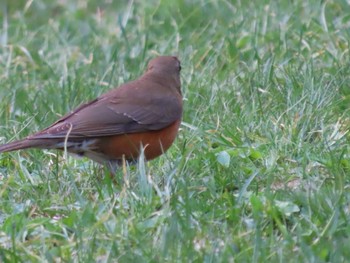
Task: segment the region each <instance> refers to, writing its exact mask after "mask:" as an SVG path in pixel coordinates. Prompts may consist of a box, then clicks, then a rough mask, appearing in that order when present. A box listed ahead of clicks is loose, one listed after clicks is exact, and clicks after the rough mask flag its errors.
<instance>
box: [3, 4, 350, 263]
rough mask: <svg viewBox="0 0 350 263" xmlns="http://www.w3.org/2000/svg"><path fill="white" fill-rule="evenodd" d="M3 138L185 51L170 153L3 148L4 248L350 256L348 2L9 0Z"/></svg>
mask: <svg viewBox="0 0 350 263" xmlns="http://www.w3.org/2000/svg"><path fill="white" fill-rule="evenodd" d="M0 8H1V11H0V12H1V16H0V17H1V25H0V87H1V88H0V98H1V101H0V124H1V125H0V134H1V137H0V141H1V142H3V143H5V142H7V141H10V140H14V139H18V138H22V137H25V136H26V135H28V134H30V133H31V132H33V131H37V130H40V129H42V128H44V127H46V126H47V125H49V124H51V123H52V122H53V121H55V120H56V119H57V118H58V117H59V116H62V115H63V114H64V113H66V112H67V111H70V110H72V109H73V108H75V107H76V106H78V105H79V104H80V103H82V102H85V101H88V100H90V99H92V98H94V97H96V96H98V95H100V94H102V93H103V92H105V91H107V90H109V89H110V88H112V87H114V86H118V85H119V84H121V83H124V82H126V81H129V80H131V79H134V78H136V77H137V76H139V75H140V74H141V73H142V72H143V71H144V69H145V66H146V64H147V62H148V60H149V59H151V58H153V57H155V56H156V55H157V54H176V55H178V56H179V57H180V59H181V61H182V66H183V67H182V68H183V71H182V84H183V85H182V86H183V88H182V89H183V94H184V104H185V112H184V116H183V125H182V127H181V131H180V134H179V136H178V138H177V140H176V142H175V144H174V145H173V146H172V147H171V149H170V150H169V151H168V152H167V153H166V154H165V155H164V156H162V157H161V158H158V159H157V160H154V161H151V162H148V163H144V162H140V163H139V164H138V165H137V166H130V167H129V166H128V167H126V169H124V171H123V169H121V170H120V171H118V181H119V184H118V185H114V184H112V183H111V181H110V179H109V177H108V176H105V175H106V171H105V170H103V169H102V168H100V167H99V166H98V165H96V164H93V163H92V162H91V161H89V160H87V159H74V158H73V157H68V158H65V157H64V156H63V155H62V153H59V152H55V151H40V150H27V151H20V152H13V153H8V154H2V155H1V156H0V177H1V180H0V185H1V186H0V223H1V225H0V259H1V261H4V262H16V261H18V262H21V261H25V262H28V261H31V262H41V261H48V262H52V261H54V262H68V261H77V262H95V261H97V262H116V261H118V262H266V261H270V262H345V261H348V260H349V258H350V251H349V249H348V247H349V241H350V240H349V236H350V222H349V218H350V216H349V214H350V191H349V187H350V179H349V171H350V157H349V140H350V138H349V134H348V127H349V124H350V119H349V103H350V89H349V83H350V82H349V76H350V70H349V32H350V31H349V27H350V15H349V14H350V5H349V3H348V2H347V1H345V0H340V1H332V0H330V1H315V0H309V1H299V0H296V1H287V0H284V1H272V0H266V1H224V0H222V1H219V0H209V1H202V0H195V1H166V0H159V1H84V0H79V1H69V0H64V1H41V0H35V1H8V2H6V1H3V2H1V6H0Z"/></svg>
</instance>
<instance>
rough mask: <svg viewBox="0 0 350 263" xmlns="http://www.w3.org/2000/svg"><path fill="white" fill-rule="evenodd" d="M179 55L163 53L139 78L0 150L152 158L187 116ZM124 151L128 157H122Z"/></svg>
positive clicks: (114, 159)
mask: <svg viewBox="0 0 350 263" xmlns="http://www.w3.org/2000/svg"><path fill="white" fill-rule="evenodd" d="M180 70H181V66H180V61H179V60H178V59H177V58H176V57H171V56H160V57H157V58H155V59H153V60H151V61H150V62H149V64H148V67H147V71H146V72H145V73H144V75H142V76H141V77H140V78H139V79H137V80H134V81H131V82H128V83H126V84H123V85H121V86H120V87H119V88H116V89H113V90H111V91H109V92H107V93H105V94H103V95H101V96H100V97H98V98H97V99H95V100H93V101H90V102H88V103H86V104H82V105H81V106H80V107H78V108H77V109H75V110H74V111H72V112H71V113H69V114H67V115H65V116H63V117H62V118H61V119H59V120H58V121H56V122H55V123H54V124H52V125H51V126H49V127H48V128H46V129H44V130H42V131H39V132H37V133H35V134H33V135H30V136H28V137H27V138H25V139H23V140H20V141H15V142H11V143H8V144H4V145H0V152H9V151H15V150H20V149H26V148H42V149H60V150H63V149H67V151H68V152H70V153H74V154H78V155H80V156H86V157H89V158H90V159H92V160H94V161H96V162H99V163H101V164H108V165H109V166H112V167H113V166H114V165H115V164H118V163H119V162H120V161H121V160H122V159H123V158H125V159H126V160H128V161H134V160H136V159H137V158H138V156H139V155H140V149H141V148H143V149H144V155H145V158H146V159H147V160H151V159H153V158H156V157H158V156H159V155H161V154H162V153H164V152H165V151H166V150H167V149H168V148H169V147H170V146H171V144H172V143H173V141H174V139H175V137H176V135H177V132H178V129H179V126H180V123H181V117H182V94H181V83H180ZM123 156H124V157H123Z"/></svg>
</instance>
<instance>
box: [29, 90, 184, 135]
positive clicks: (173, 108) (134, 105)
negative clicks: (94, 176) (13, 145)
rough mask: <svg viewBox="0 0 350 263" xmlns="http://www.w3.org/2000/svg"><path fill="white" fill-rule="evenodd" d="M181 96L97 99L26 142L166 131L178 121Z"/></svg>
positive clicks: (180, 113)
mask: <svg viewBox="0 0 350 263" xmlns="http://www.w3.org/2000/svg"><path fill="white" fill-rule="evenodd" d="M181 115H182V101H181V96H180V95H179V96H174V94H165V96H164V95H163V96H150V97H149V98H146V97H145V98H143V99H142V100H141V99H140V98H137V97H136V98H134V97H129V96H126V97H125V98H119V97H118V96H116V97H115V98H110V97H108V96H103V97H100V98H98V99H96V100H94V101H91V102H89V103H86V104H83V105H81V106H80V107H78V108H77V109H76V110H75V111H73V112H72V113H70V114H68V115H66V116H64V117H62V118H61V119H59V120H58V121H57V122H55V123H54V124H52V125H51V126H50V127H48V128H46V129H44V130H42V131H40V132H38V133H36V134H34V135H32V136H29V138H33V139H34V138H35V139H39V138H65V137H67V136H68V137H69V138H76V139H79V138H85V137H99V136H111V135H119V134H124V133H137V132H145V131H152V130H159V129H162V128H165V127H167V126H169V125H170V124H172V123H173V122H175V121H176V120H178V119H180V118H181Z"/></svg>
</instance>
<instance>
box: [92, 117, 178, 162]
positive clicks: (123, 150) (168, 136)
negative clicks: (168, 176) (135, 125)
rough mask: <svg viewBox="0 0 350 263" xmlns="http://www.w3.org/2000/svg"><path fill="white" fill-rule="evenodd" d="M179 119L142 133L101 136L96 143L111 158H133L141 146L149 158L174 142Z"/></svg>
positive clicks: (161, 152)
mask: <svg viewBox="0 0 350 263" xmlns="http://www.w3.org/2000/svg"><path fill="white" fill-rule="evenodd" d="M180 123H181V120H178V121H176V122H174V123H173V124H171V125H170V126H168V127H166V128H164V129H162V130H159V131H149V132H143V133H133V134H123V135H117V136H110V137H105V138H102V139H100V140H99V141H98V143H97V145H96V146H97V148H98V149H99V151H100V152H101V153H103V154H104V155H106V156H109V157H110V158H111V159H115V160H120V159H122V158H123V155H124V156H125V159H126V160H135V159H137V157H138V156H139V155H140V149H141V148H140V147H143V149H144V154H145V158H146V160H151V159H154V158H156V157H158V156H159V155H161V154H163V153H164V152H165V151H166V150H168V149H169V147H170V146H171V145H172V143H173V142H174V140H175V138H176V135H177V132H178V130H179V127H180Z"/></svg>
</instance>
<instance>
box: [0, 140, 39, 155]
mask: <svg viewBox="0 0 350 263" xmlns="http://www.w3.org/2000/svg"><path fill="white" fill-rule="evenodd" d="M42 147H43V142H42V141H40V140H28V139H23V140H19V141H14V142H10V143H6V144H3V145H0V153H2V152H11V151H16V150H22V149H28V148H42Z"/></svg>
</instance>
